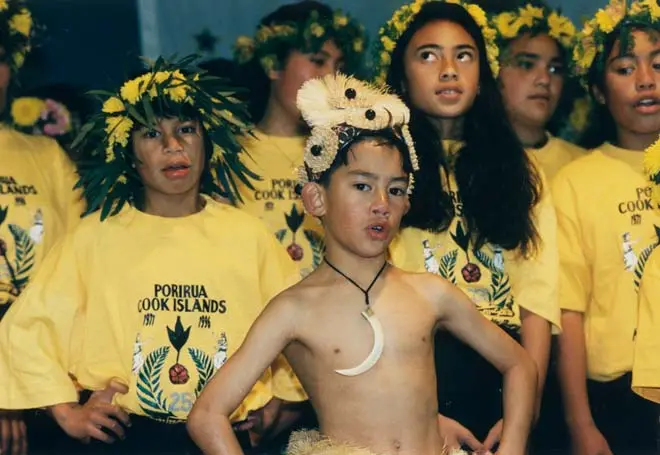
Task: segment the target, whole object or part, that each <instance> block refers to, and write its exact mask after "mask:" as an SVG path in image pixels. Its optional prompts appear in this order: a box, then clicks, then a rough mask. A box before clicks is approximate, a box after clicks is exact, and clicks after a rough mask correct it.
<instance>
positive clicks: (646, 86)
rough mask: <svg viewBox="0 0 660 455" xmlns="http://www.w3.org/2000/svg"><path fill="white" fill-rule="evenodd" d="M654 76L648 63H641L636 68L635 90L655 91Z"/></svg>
mask: <svg viewBox="0 0 660 455" xmlns="http://www.w3.org/2000/svg"><path fill="white" fill-rule="evenodd" d="M654 76H655V74H654V71H653V68H651V65H650V64H649V63H646V62H644V63H641V64H640V65H639V66H638V67H637V71H636V80H635V83H636V84H637V90H653V89H655V85H656V84H655V77H654Z"/></svg>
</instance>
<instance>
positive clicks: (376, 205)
mask: <svg viewBox="0 0 660 455" xmlns="http://www.w3.org/2000/svg"><path fill="white" fill-rule="evenodd" d="M375 195H376V196H375V198H374V201H373V203H372V205H371V211H372V213H374V214H375V215H379V216H383V217H385V218H388V217H389V216H390V199H389V197H387V192H386V191H384V190H381V191H376V192H375Z"/></svg>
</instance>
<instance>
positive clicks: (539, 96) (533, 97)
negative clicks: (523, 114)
mask: <svg viewBox="0 0 660 455" xmlns="http://www.w3.org/2000/svg"><path fill="white" fill-rule="evenodd" d="M527 99H530V100H541V101H550V95H545V94H542V93H539V94H536V95H531V96H528V97H527Z"/></svg>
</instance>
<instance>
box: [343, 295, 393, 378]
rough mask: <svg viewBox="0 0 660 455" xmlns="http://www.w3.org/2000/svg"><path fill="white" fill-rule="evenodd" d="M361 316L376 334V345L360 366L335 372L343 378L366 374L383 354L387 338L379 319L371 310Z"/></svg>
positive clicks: (368, 309)
mask: <svg viewBox="0 0 660 455" xmlns="http://www.w3.org/2000/svg"><path fill="white" fill-rule="evenodd" d="M361 314H362V317H364V318H365V319H366V320H367V322H368V323H369V325H370V326H371V329H372V331H373V333H374V345H373V347H372V348H371V352H370V353H369V355H368V356H367V358H366V359H364V360H363V361H362V363H361V364H359V365H358V366H355V367H353V368H348V369H345V370H335V373H338V374H341V375H342V376H357V375H359V374H362V373H366V372H367V371H369V370H370V369H371V368H372V367H373V366H374V365H375V364H376V362H378V360H379V359H380V356H381V355H382V354H383V347H384V341H385V337H384V335H383V326H382V325H381V324H380V321H379V320H378V317H376V315H375V314H374V312H373V311H372V310H371V308H367V309H366V310H365V311H363V312H362V313H361Z"/></svg>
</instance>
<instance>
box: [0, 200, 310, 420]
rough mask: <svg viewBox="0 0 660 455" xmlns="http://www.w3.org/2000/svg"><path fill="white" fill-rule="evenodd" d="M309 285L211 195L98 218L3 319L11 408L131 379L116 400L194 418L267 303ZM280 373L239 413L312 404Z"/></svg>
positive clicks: (0, 367) (2, 351)
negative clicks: (182, 207)
mask: <svg viewBox="0 0 660 455" xmlns="http://www.w3.org/2000/svg"><path fill="white" fill-rule="evenodd" d="M298 279H299V274H298V270H297V268H296V267H295V266H294V264H293V263H292V262H291V261H290V260H289V259H288V258H287V257H286V254H285V253H284V252H283V251H282V249H281V248H280V247H279V245H277V242H276V241H275V240H274V239H273V238H272V236H271V235H270V233H269V232H268V231H267V230H266V229H265V228H264V226H263V224H262V223H261V222H260V221H259V220H257V219H256V218H254V217H252V216H250V215H248V214H246V213H243V212H241V211H240V210H238V209H236V208H233V207H230V206H228V205H225V204H220V203H217V202H214V201H212V200H207V205H206V207H205V208H204V209H203V210H202V211H200V212H199V213H196V214H194V215H191V216H188V217H183V218H162V217H157V216H152V215H147V214H145V213H142V212H140V211H138V210H136V209H134V208H131V207H127V208H125V209H124V210H122V212H121V213H120V214H118V215H117V216H115V217H111V218H109V219H107V220H105V221H103V222H101V221H99V219H98V215H96V214H94V215H92V216H90V217H88V218H86V219H84V220H83V221H82V223H81V224H80V225H79V226H78V228H77V229H76V230H75V231H73V232H72V233H71V234H70V235H68V236H67V237H66V238H65V240H64V241H63V242H62V243H60V244H59V245H58V247H56V248H55V249H54V250H53V252H52V253H51V254H49V255H48V257H47V258H46V261H45V262H44V265H43V267H42V269H41V270H40V271H39V273H38V274H37V275H36V277H35V279H34V280H33V282H32V284H31V286H30V287H28V289H27V290H26V291H25V292H24V293H23V294H22V295H21V297H20V298H19V299H18V300H17V301H16V303H15V304H14V305H13V306H12V308H11V309H10V311H9V312H8V313H7V316H6V323H3V324H0V377H2V378H3V387H2V388H1V390H0V409H26V408H35V407H43V406H49V405H53V404H57V403H64V402H71V401H75V400H77V397H76V390H75V388H74V386H73V384H72V383H71V380H70V379H69V376H68V375H67V373H68V372H70V373H72V374H73V375H74V376H75V377H76V378H77V380H78V382H79V383H80V384H81V385H82V386H83V387H84V388H87V389H90V390H98V389H102V388H104V387H105V386H106V385H107V383H108V381H109V380H110V379H111V378H118V379H119V380H120V381H121V382H123V383H125V384H127V385H128V387H129V392H128V394H126V395H121V396H118V397H116V402H117V404H118V405H120V406H122V407H123V408H125V409H126V410H127V411H128V412H130V413H133V414H137V415H142V416H147V417H150V418H153V419H156V420H162V421H167V422H173V421H181V420H185V419H186V417H187V415H188V412H189V411H190V408H191V407H192V405H193V403H194V401H195V399H196V398H197V396H198V395H199V393H200V392H201V390H202V388H203V387H204V385H205V384H206V383H207V382H208V380H209V379H210V378H211V376H213V374H214V373H215V371H216V370H217V369H218V368H220V367H221V366H222V365H223V364H224V363H225V362H226V360H227V358H228V357H229V356H231V355H232V354H233V353H234V352H235V351H236V350H237V348H238V347H239V346H240V344H241V343H242V342H243V340H244V338H245V336H246V335H247V332H248V330H249V328H250V326H251V325H252V323H253V322H254V321H255V319H256V318H257V316H258V315H259V313H260V312H261V311H262V309H263V308H264V305H265V304H266V303H267V302H268V301H269V300H270V299H271V298H272V297H274V296H275V295H276V294H277V293H279V292H280V291H282V290H283V289H284V288H286V287H287V286H289V285H292V284H293V283H295V281H297V280H298ZM284 365H286V364H285V363H284ZM280 366H281V365H280ZM272 374H275V375H277V381H272V380H271V379H272V377H271V369H269V370H268V371H266V373H265V374H264V377H263V378H262V379H261V381H260V382H259V383H257V385H256V386H255V387H254V389H253V390H252V392H251V393H250V394H249V395H248V397H247V398H246V400H245V401H244V402H243V403H242V404H241V406H240V407H239V408H238V409H237V410H236V411H235V412H234V414H233V415H232V418H234V419H239V420H240V419H243V418H246V416H247V412H248V411H249V410H254V409H258V408H260V407H262V406H263V405H265V404H266V403H267V402H268V401H269V400H270V399H271V398H272V396H278V397H280V398H283V399H285V400H289V401H299V400H301V399H304V395H303V392H302V390H301V389H300V388H299V387H298V384H297V383H296V382H295V377H293V376H292V374H291V371H290V370H287V371H276V372H273V373H272ZM278 381H279V383H278Z"/></svg>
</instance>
